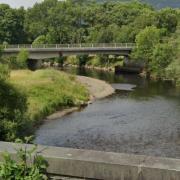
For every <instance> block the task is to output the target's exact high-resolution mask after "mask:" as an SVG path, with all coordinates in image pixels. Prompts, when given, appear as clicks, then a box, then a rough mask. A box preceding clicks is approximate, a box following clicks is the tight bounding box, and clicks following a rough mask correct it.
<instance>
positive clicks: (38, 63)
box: [27, 59, 42, 71]
mask: <svg viewBox="0 0 180 180" xmlns="http://www.w3.org/2000/svg"><path fill="white" fill-rule="evenodd" d="M27 66H28V69H30V70H32V71H35V70H37V69H39V68H41V67H42V60H40V59H28V61H27Z"/></svg>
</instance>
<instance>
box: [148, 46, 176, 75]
mask: <svg viewBox="0 0 180 180" xmlns="http://www.w3.org/2000/svg"><path fill="white" fill-rule="evenodd" d="M174 56H175V51H174V50H173V47H172V46H171V45H168V44H157V45H156V46H155V48H154V50H153V55H152V61H151V62H150V64H149V66H150V69H151V71H152V72H153V73H155V75H156V76H158V77H163V76H165V70H166V68H167V67H168V65H169V64H170V63H171V62H172V61H173V59H174Z"/></svg>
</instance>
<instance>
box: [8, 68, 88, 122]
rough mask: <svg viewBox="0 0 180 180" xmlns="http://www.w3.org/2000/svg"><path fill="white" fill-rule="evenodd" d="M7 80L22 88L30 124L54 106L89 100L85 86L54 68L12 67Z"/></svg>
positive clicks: (61, 108) (75, 103)
mask: <svg viewBox="0 0 180 180" xmlns="http://www.w3.org/2000/svg"><path fill="white" fill-rule="evenodd" d="M10 82H11V83H12V84H13V85H14V86H16V87H18V88H19V89H20V90H22V91H24V92H25V95H26V96H27V102H28V112H27V116H28V118H29V119H30V121H31V122H32V123H33V125H38V123H40V122H41V121H42V119H44V118H45V117H46V116H48V115H50V114H52V113H54V112H56V111H57V110H63V109H65V108H69V107H74V106H81V104H84V103H85V102H87V101H88V100H89V92H88V90H87V89H86V88H85V87H84V86H83V85H81V84H80V83H79V82H78V81H77V80H76V78H75V76H72V75H68V74H66V73H64V72H60V71H57V70H54V69H46V70H38V71H35V72H32V71H29V70H16V71H12V72H11V76H10Z"/></svg>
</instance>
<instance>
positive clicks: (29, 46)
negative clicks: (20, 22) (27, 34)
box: [3, 43, 135, 49]
mask: <svg viewBox="0 0 180 180" xmlns="http://www.w3.org/2000/svg"><path fill="white" fill-rule="evenodd" d="M3 47H4V49H33V48H35V49H37V48H39V49H49V48H53V49H54V48H56V49H60V48H103V47H104V48H133V47H135V44H134V43H86V44H85V43H82V44H10V45H3Z"/></svg>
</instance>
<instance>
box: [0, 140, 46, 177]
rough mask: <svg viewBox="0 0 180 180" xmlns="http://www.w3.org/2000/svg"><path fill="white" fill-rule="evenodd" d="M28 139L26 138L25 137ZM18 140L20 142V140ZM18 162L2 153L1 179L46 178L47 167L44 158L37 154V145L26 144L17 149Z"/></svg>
mask: <svg viewBox="0 0 180 180" xmlns="http://www.w3.org/2000/svg"><path fill="white" fill-rule="evenodd" d="M26 139H27V140H28V138H26ZM18 142H20V143H22V141H21V140H19V141H18ZM26 143H27V142H26ZM17 156H18V162H16V161H15V160H13V159H12V158H11V156H10V154H8V153H4V156H3V157H4V163H3V164H1V165H0V179H1V178H2V179H3V180H46V179H48V178H47V176H46V169H47V167H48V164H47V162H46V161H45V160H44V158H43V157H42V156H40V155H38V152H37V147H36V146H33V148H31V149H29V148H27V147H26V146H25V147H24V148H23V147H21V148H20V149H18V150H17Z"/></svg>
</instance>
